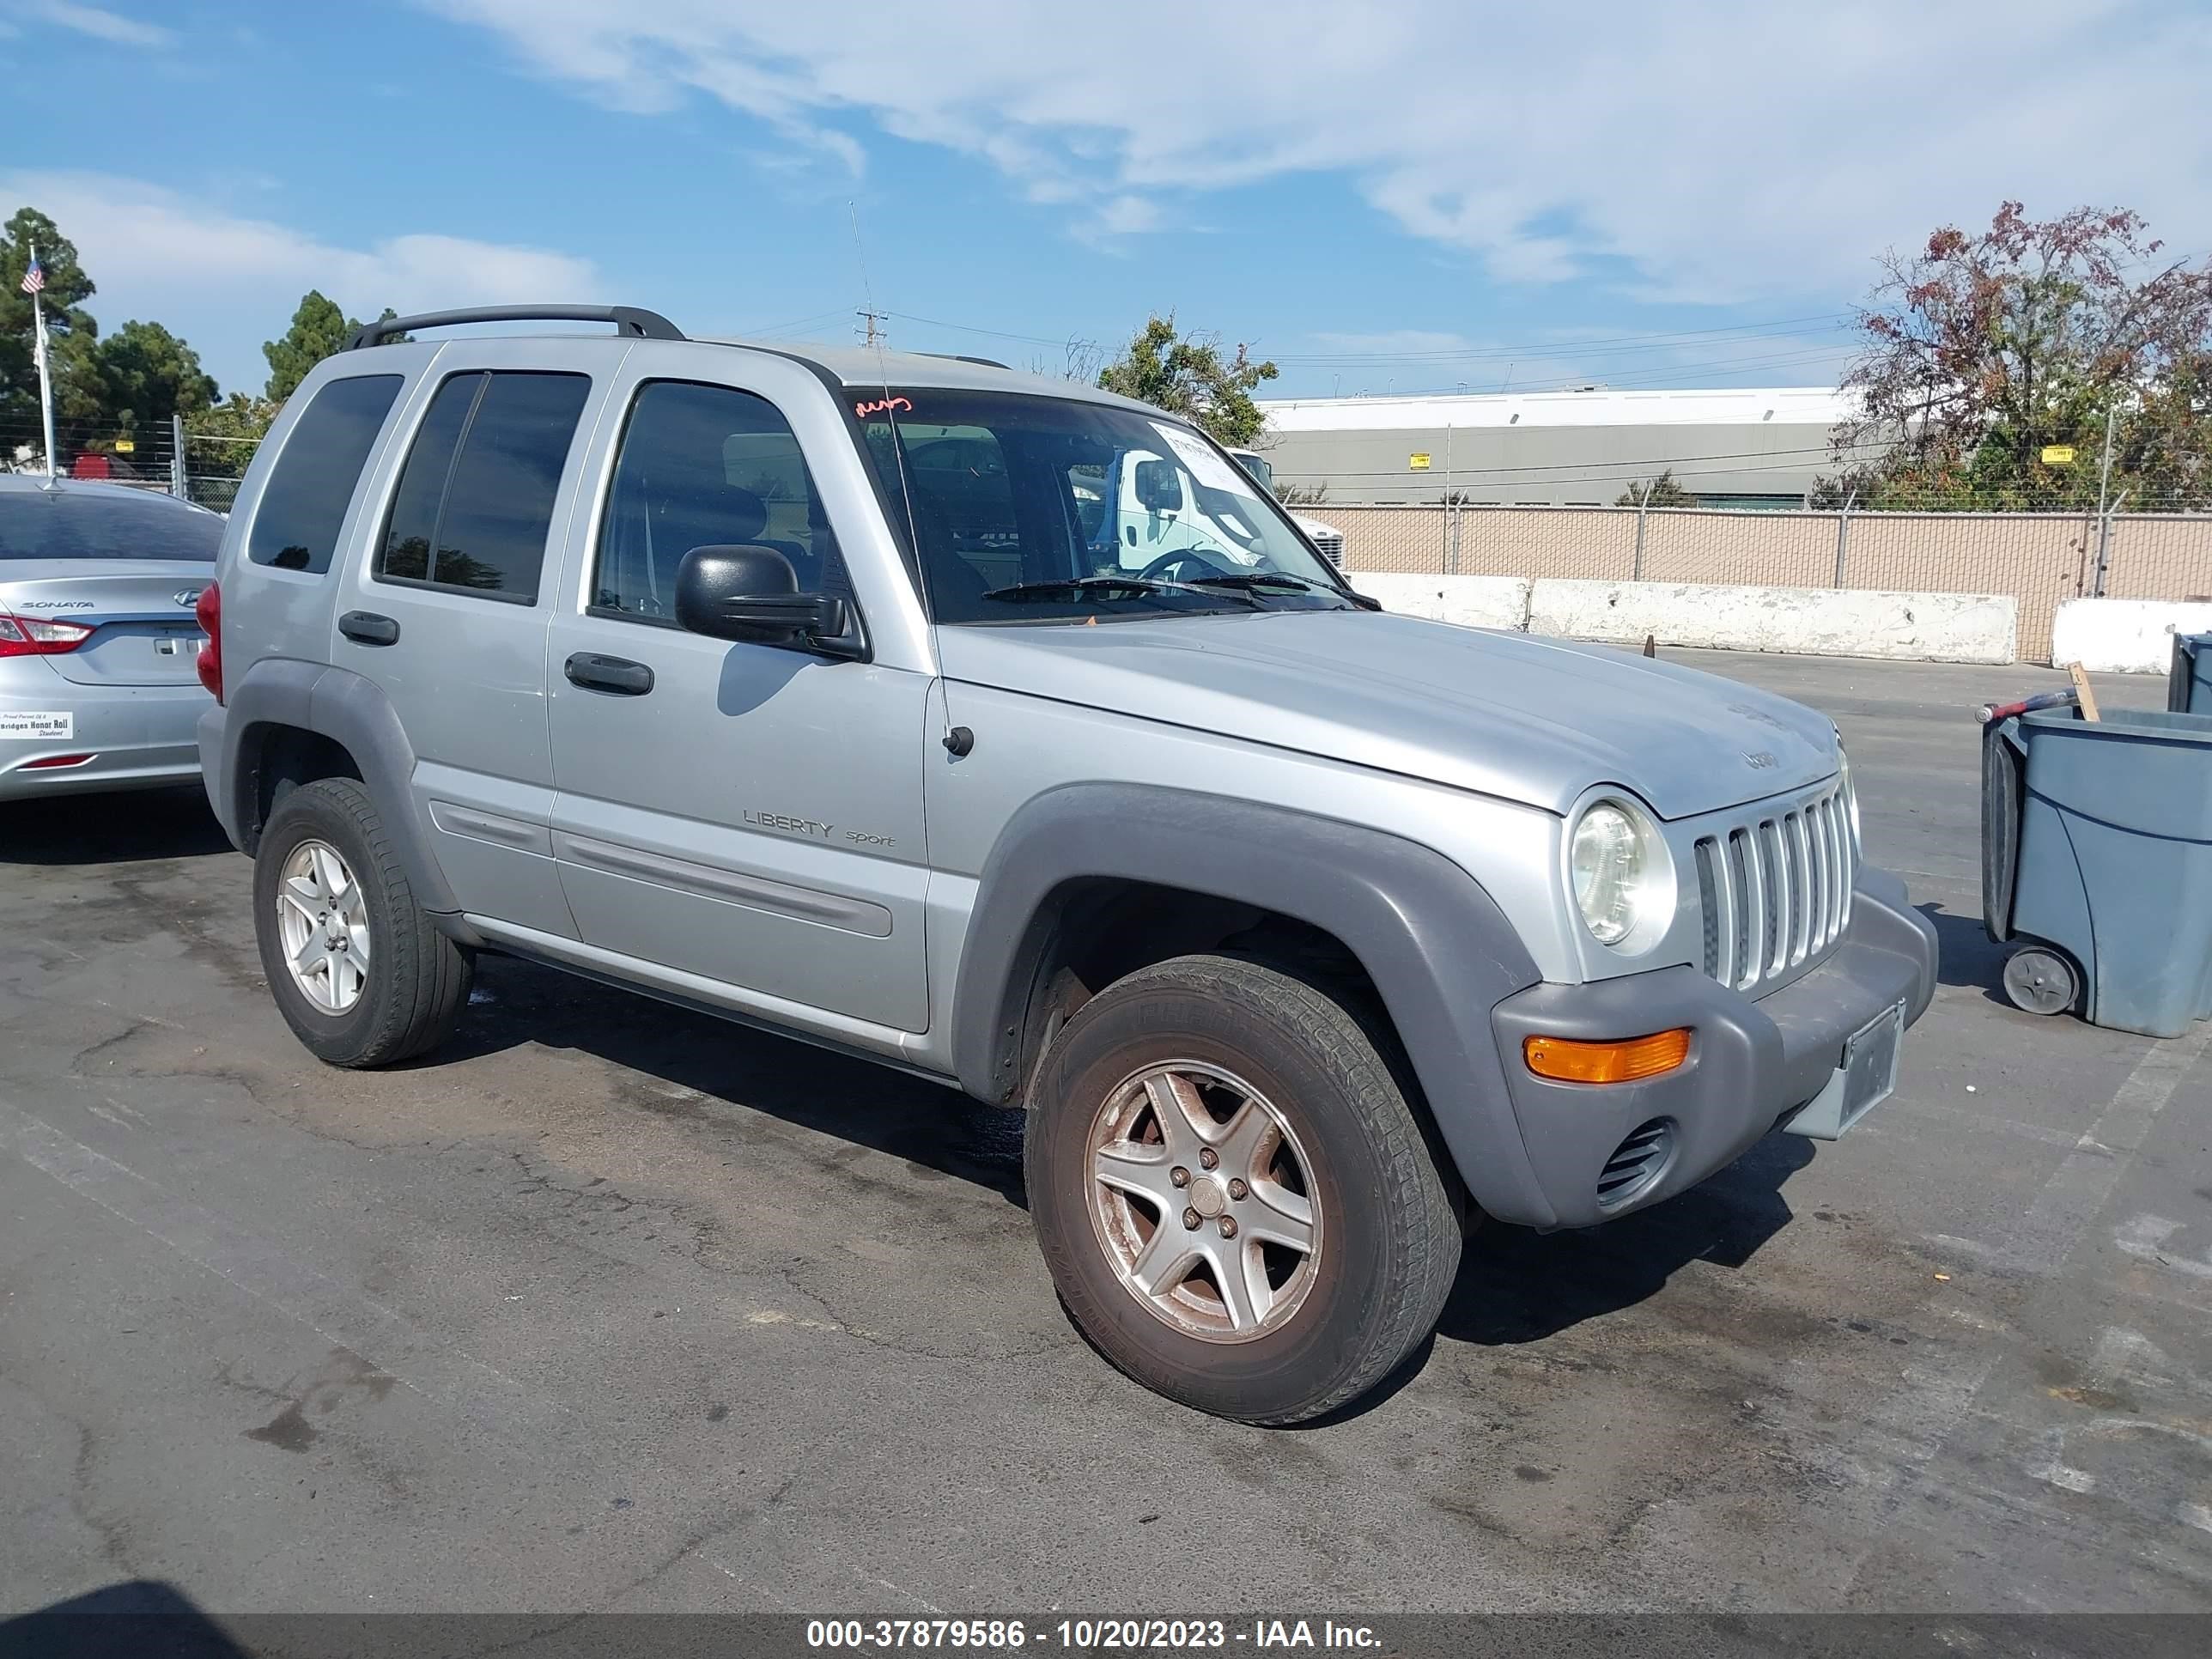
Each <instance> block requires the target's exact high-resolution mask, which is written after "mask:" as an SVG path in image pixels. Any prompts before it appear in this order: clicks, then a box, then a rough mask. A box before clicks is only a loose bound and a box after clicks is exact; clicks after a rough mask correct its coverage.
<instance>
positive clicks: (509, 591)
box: [199, 307, 1936, 1424]
mask: <svg viewBox="0 0 2212 1659" xmlns="http://www.w3.org/2000/svg"><path fill="white" fill-rule="evenodd" d="M536 319H553V320H561V321H570V322H573V321H577V320H597V321H600V322H605V323H611V324H612V325H613V331H612V332H611V334H586V333H576V332H570V333H565V334H562V333H556V334H538V335H531V336H519V335H516V334H513V333H509V334H506V335H485V334H483V333H478V334H476V335H474V336H459V337H456V336H447V337H443V338H436V339H430V340H422V339H399V338H397V337H398V336H401V335H414V334H417V333H420V332H422V331H428V330H434V329H437V328H440V327H442V326H444V325H450V324H461V323H483V322H507V323H517V322H528V321H532V320H536ZM217 575H218V581H217V584H216V586H213V587H210V589H209V590H208V591H207V593H206V595H205V597H204V599H203V600H202V602H201V605H200V616H201V618H202V621H203V623H204V626H205V627H206V629H207V632H208V634H209V636H210V645H209V646H208V647H206V650H205V653H204V670H205V674H206V678H207V679H208V680H209V682H210V686H211V688H212V689H214V690H216V693H217V695H218V696H219V697H220V698H221V702H220V704H219V705H218V706H214V707H212V708H210V712H209V713H208V714H206V716H205V717H204V719H203V720H202V721H201V723H200V730H199V738H200V746H201V754H202V759H203V762H204V768H205V774H206V780H207V788H208V793H209V796H210V799H212V801H213V802H214V804H215V810H216V813H217V814H218V816H219V817H221V818H222V822H223V823H224V825H225V826H226V828H227V829H228V831H229V833H230V835H231V837H232V839H233V840H234V842H236V843H237V844H238V845H239V846H240V848H243V849H244V850H246V852H247V853H249V854H252V856H253V858H254V860H255V861H256V869H255V880H254V904H255V921H256V924H257V926H258V932H259V937H260V944H261V951H262V955H263V957H264V962H265V963H266V965H267V969H268V975H269V982H270V988H271V990H272V992H273V993H274V994H275V996H276V1001H277V1003H278V1006H280V1007H281V1008H282V1009H283V1013H284V1016H285V1018H287V1019H288V1020H289V1022H290V1024H291V1025H292V1027H293V1029H294V1030H295V1031H297V1032H298V1034H299V1036H300V1037H301V1041H302V1042H305V1043H306V1044H307V1047H308V1048H311V1049H313V1051H314V1053H316V1054H319V1056H321V1057H322V1058H323V1059H324V1060H327V1061H329V1062H331V1064H333V1065H337V1066H383V1065H388V1064H391V1063H392V1062H393V1061H396V1060H404V1059H406V1058H408V1057H409V1056H411V1055H415V1054H420V1053H422V1051H424V1050H425V1049H428V1048H430V1047H432V1046H433V1045H434V1044H435V1043H436V1042H438V1041H439V1040H440V1038H441V1036H444V1035H445V1034H446V1033H447V1030H450V1029H451V1027H452V1026H453V1023H454V1021H455V1019H456V1018H457V1017H458V1016H459V1012H460V1011H461V1009H462V1007H463V1006H464V1005H465V1002H466V1000H467V995H468V987H469V983H470V975H471V967H472V963H474V960H475V958H476V957H477V954H478V953H479V952H483V951H500V952H504V953H507V954H509V955H512V956H516V957H529V958H531V959H533V960H535V961H538V962H543V963H553V964H555V965H556V966H559V967H562V968H566V969H572V970H574V971H576V972H579V973H582V974H586V975H592V976H595V977H597V978H599V979H602V980H605V981H612V982H614V983H617V984H620V985H623V986H628V987H632V988H634V989H635V990H638V991H641V992H643V993H645V994H648V995H652V996H658V997H661V998H665V999H666V1000H671V1001H674V1002H678V1003H682V1004H684V1005H687V1006H694V1007H697V1008H702V1009H708V1010H711V1011H713V1012H716V1013H719V1014H722V1015H725V1016H726V1017H728V1018H732V1019H734V1020H738V1021H740V1022H743V1023H745V1024H752V1025H757V1026H762V1027H765V1028H767V1029H769V1030H775V1031H779V1032H782V1033H784V1034H786V1035H788V1036H795V1037H798V1038H800V1039H802V1040H805V1041H807V1042H815V1043H819V1044H822V1045H824V1046H827V1047H831V1048H840V1049H844V1050H848V1051H851V1052H854V1053H858V1054H866V1055H868V1056H871V1057H872V1058H874V1059H876V1060H881V1061H883V1062H884V1063H886V1064H889V1065H891V1066H897V1067H900V1068H901V1069H902V1070H906V1071H908V1072H914V1073H920V1074H921V1075H923V1076H925V1077H928V1078H931V1079H935V1080H937V1081H939V1082H941V1083H944V1084H945V1085H949V1086H951V1087H952V1088H957V1089H962V1090H965V1091H967V1092H969V1094H971V1095H974V1096H976V1097H980V1098H981V1099H983V1100H986V1101H991V1102H997V1103H1008V1104H1018V1105H1020V1106H1022V1107H1024V1108H1026V1109H1027V1110H1028V1114H1029V1117H1028V1133H1027V1137H1026V1151H1025V1158H1026V1180H1027V1188H1028V1196H1029V1202H1030V1209H1031V1211H1032V1212H1033V1215H1034V1218H1035V1221H1036V1231H1037V1236H1038V1238H1039V1240H1040V1242H1041V1243H1042V1246H1043V1249H1044V1253H1045V1256H1046V1259H1047V1261H1048V1263H1049V1264H1050V1267H1051V1271H1052V1274H1053V1279H1054V1283H1055V1284H1056V1285H1057V1286H1058V1288H1059V1291H1060V1295H1061V1296H1062V1297H1063V1298H1064V1299H1065V1301H1066V1305H1067V1307H1068V1310H1070V1312H1071V1314H1072V1315H1073V1317H1074V1319H1075V1320H1076V1321H1077V1322H1078V1323H1079V1325H1080V1326H1081V1328H1083V1330H1084V1331H1085V1334H1087V1335H1088V1336H1089V1337H1090V1338H1091V1340H1092V1342H1093V1343H1094V1344H1095V1345H1096V1346H1097V1348H1098V1349H1099V1350H1100V1351H1101V1352H1103V1353H1104V1354H1105V1355H1106V1356H1107V1357H1108V1358H1109V1359H1111V1360H1112V1361H1113V1362H1114V1363H1115V1364H1117V1365H1119V1366H1120V1367H1121V1368H1122V1369H1123V1370H1126V1371H1127V1373H1128V1374H1129V1375H1130V1376H1133V1377H1135V1378H1137V1379H1138V1380H1139V1381H1140V1382H1142V1383H1145V1384H1146V1385H1148V1386H1150V1387H1151V1388H1153V1389H1158V1390H1159V1391H1160V1392H1161V1393H1163V1394H1165V1395H1170V1397H1172V1398H1174V1399H1176V1400H1178V1401H1183V1402H1185V1403H1187V1404H1188V1405H1191V1406H1194V1407H1198V1408H1200V1409H1201V1410H1205V1411H1209V1412H1215V1413H1221V1414H1223V1415H1225V1416H1228V1417H1233V1418H1238V1419H1244V1420H1246V1421H1249V1422H1255V1423H1273V1424H1279V1423H1291V1422H1296V1421H1298V1420H1301V1419H1308V1418H1312V1417H1315V1416H1316V1415H1319V1414H1321V1413H1328V1412H1331V1411H1334V1410H1337V1409H1339V1408H1340V1407H1345V1406H1346V1405H1347V1404H1348V1403H1350V1402H1352V1401H1356V1400H1358V1398H1359V1397H1360V1396H1361V1395H1364V1393H1366V1392H1367V1391H1369V1390H1370V1389H1372V1388H1373V1387H1374V1386H1375V1385H1376V1383H1378V1382H1380V1381H1381V1380H1382V1379H1383V1377H1384V1376H1386V1375H1388V1374H1389V1372H1390V1371H1391V1370H1393V1369H1394V1368H1395V1367H1396V1366H1398V1365H1399V1364H1401V1362H1402V1361H1403V1360H1405V1359H1406V1358H1407V1357H1408V1356H1409V1355H1410V1354H1411V1353H1412V1352H1413V1350H1414V1349H1415V1348H1416V1347H1417V1346H1418V1345H1419V1344H1420V1343H1421V1342H1422V1340H1424V1339H1425V1337H1426V1336H1427V1335H1428V1334H1429V1332H1430V1331H1431V1328H1432V1327H1433V1325H1434V1323H1435V1322H1436V1319H1437V1315H1438V1312H1439V1310H1441V1308H1442V1307H1443V1303H1444V1300H1445V1297H1446V1295H1447V1293H1448V1292H1449V1290H1450V1288H1451V1285H1452V1281H1453V1277H1454V1273H1455V1268H1456V1266H1457V1264H1458V1261H1459V1257H1460V1249H1461V1240H1462V1235H1463V1233H1464V1231H1465V1230H1466V1229H1467V1228H1468V1226H1469V1225H1472V1224H1473V1222H1474V1220H1476V1219H1477V1218H1480V1217H1484V1216H1488V1217H1492V1218H1497V1219H1498V1220H1502V1221H1506V1222H1510V1223H1516V1224H1520V1225H1527V1226H1530V1227H1536V1228H1559V1227H1581V1226H1587V1225H1591V1224H1593V1223H1596V1222H1601V1221H1605V1220H1607V1219H1608V1218H1613V1217H1617V1216H1620V1215H1623V1214H1626V1213H1627V1212H1630V1211H1632V1210H1636V1209H1639V1208H1641V1207H1643V1206H1646V1205H1650V1204H1653V1203H1656V1202H1657V1201H1659V1200H1662V1199H1664V1198H1666V1197H1667V1196H1668V1195H1669V1194H1674V1193H1678V1192H1680V1191H1681V1190H1682V1189H1683V1188H1686V1187H1687V1186H1690V1185H1691V1184H1692V1183H1693V1182H1698V1181H1700V1180H1703V1179H1704V1178H1705V1176H1709V1175H1711V1174H1712V1173H1713V1172H1714V1171H1715V1170H1719V1169H1720V1168H1722V1167H1723V1165H1725V1164H1728V1163H1729V1162H1730V1161H1731V1160H1732V1159H1734V1158H1736V1157H1737V1156H1738V1155H1739V1154H1740V1153H1741V1152H1743V1151H1744V1150H1745V1149H1746V1148H1747V1147H1748V1146H1751V1144H1752V1143H1753V1142H1754V1141H1756V1140H1758V1139H1759V1138H1760V1137H1761V1136H1763V1135H1765V1134H1766V1133H1769V1132H1770V1131H1771V1130H1772V1129H1774V1128H1776V1127H1778V1126H1784V1127H1790V1128H1792V1129H1796V1130H1797V1131H1799V1132H1801V1133H1809V1134H1814V1135H1819V1136H1825V1137H1833V1136H1834V1135H1836V1134H1838V1133H1841V1131H1842V1130H1843V1129H1844V1127H1846V1126H1847V1125H1848V1124H1849V1123H1850V1121H1852V1120H1853V1119H1854V1118H1855V1117H1857V1115H1860V1114H1861V1113H1863V1112H1864V1111H1866V1110H1867V1109H1869V1108H1870V1107H1871V1106H1873V1105H1874V1104H1875V1103H1877V1102H1879V1101H1880V1100H1881V1099H1882V1098H1883V1097H1885V1096H1886V1095H1887V1093H1888V1092H1889V1091H1890V1089H1891V1087H1892V1085H1893V1079H1894V1076H1895V1066H1896V1059H1897V1051H1898V1044H1899V1037H1900V1036H1901V1034H1902V1032H1903V1031H1904V1030H1905V1027H1906V1026H1907V1025H1909V1024H1911V1023H1912V1022H1913V1021H1914V1020H1915V1019H1917V1018H1918V1017H1919V1016H1920V1014H1921V1012H1922V1011H1923V1009H1924V1008H1925V1007H1926V1006H1927V1004H1928V1001H1929V997H1930V995H1931V994H1932V992H1933V987H1934V985H1935V979H1936V971H1935V970H1936V940H1935V935H1934V932H1933V930H1932V929H1931V928H1930V927H1929V924H1928V922H1927V921H1925V920H1924V919H1923V917H1921V916H1920V915H1918V914H1917V913H1916V912H1915V911H1914V910H1913V909H1912V908H1911V907H1910V906H1909V905H1908V904H1907V903H1906V902H1905V890H1904V888H1903V885H1902V884H1900V883H1899V882H1898V881H1897V880H1895V879H1894V878H1891V877H1889V876H1887V875H1883V874H1881V873H1879V872H1875V871H1873V870H1869V869H1868V868H1866V867H1864V866H1863V864H1862V863H1861V861H1860V857H1859V836H1858V826H1857V816H1856V811H1855V806H1854V803H1853V799H1852V794H1851V784H1850V769H1849V768H1848V766H1847V765H1846V763H1845V761H1844V755H1843V752H1842V750H1841V749H1840V747H1839V746H1838V741H1837V737H1836V732H1835V730H1834V728H1833V727H1832V726H1831V725H1830V723H1829V722H1828V721H1827V720H1826V719H1824V718H1822V717H1821V716H1820V715H1818V714H1814V713H1813V712H1811V711H1810V710H1808V709H1806V708H1801V707H1799V706H1797V705H1796V704H1795V703H1791V702H1784V701H1783V700H1781V699H1778V698H1775V697H1771V696H1765V695H1762V694H1761V693H1759V692H1757V691H1753V690H1746V689H1744V688H1743V687H1741V686H1738V685H1735V684H1729V683H1728V682H1725V681H1723V680H1719V679H1716V678H1709V677H1707V676H1705V675H1702V674H1698V673H1694V672H1691V671H1686V670H1684V669H1681V668H1679V667H1674V666H1671V665H1667V664H1664V663H1661V662H1656V661H1648V660H1644V659H1640V658H1636V657H1631V656H1625V655H1621V654H1619V653H1613V652H1610V651H1605V650H1601V649H1596V648H1592V647H1581V646H1576V645H1571V644H1565V643H1560V642H1557V641H1545V640H1539V639H1532V638H1528V637H1525V636H1522V635H1496V634H1489V633H1483V632H1478V631H1474V630H1471V629H1461V628H1454V627H1449V626H1445V625H1443V624H1441V623H1429V622H1424V621H1418V620H1414V619H1413V618H1409V617H1393V616H1386V615H1381V614H1378V612H1377V607H1376V605H1375V604H1374V603H1373V602H1372V601H1370V600H1368V599H1363V598H1362V597H1361V596H1360V595H1358V593H1357V592H1354V591H1353V590H1352V588H1351V587H1350V586H1348V585H1347V584H1346V580H1345V579H1344V578H1342V577H1340V575H1339V574H1338V573H1337V572H1336V571H1335V570H1334V568H1331V566H1330V565H1329V564H1328V562H1327V561H1326V560H1324V559H1322V557H1321V556H1318V555H1317V554H1316V552H1315V550H1313V548H1312V546H1311V545H1310V544H1309V543H1308V542H1307V541H1306V540H1305V539H1304V538H1303V537H1302V536H1301V534H1300V533H1299V532H1298V530H1297V527H1296V526H1295V525H1294V524H1293V523H1292V521H1291V520H1290V519H1289V518H1288V517H1286V516H1285V513H1283V511H1282V510H1281V509H1280V508H1279V507H1277V506H1276V504H1275V503H1274V501H1273V500H1272V499H1271V498H1270V497H1269V495H1268V494H1267V491H1266V489H1264V488H1262V487H1261V486H1260V485H1258V484H1257V483H1255V482H1254V481H1253V479H1252V478H1251V477H1250V476H1249V474H1247V473H1246V472H1245V471H1243V470H1242V469H1240V468H1239V467H1238V466H1237V465H1235V464H1234V463H1233V462H1232V461H1231V459H1229V458H1228V457H1227V456H1226V455H1225V453H1224V452H1223V451H1222V450H1221V449H1220V448H1218V447H1217V446H1216V445H1215V444H1214V443H1213V442H1212V441H1210V440H1209V439H1207V438H1206V437H1205V436H1203V435H1200V433H1198V432H1197V431H1195V430H1194V429H1192V428H1190V427H1188V426H1187V425H1184V424H1182V423H1181V422H1177V421H1176V420H1173V419H1170V418H1168V417H1167V416H1163V415H1162V414H1161V413H1160V412H1159V411H1158V410H1154V409H1151V408H1148V407H1146V406H1145V405H1142V404H1136V403H1132V402H1129V401H1127V399H1124V398H1116V397H1112V396H1109V395H1108V394H1106V393H1104V392H1094V391H1089V390H1086V389H1085V388H1083V387H1080V386H1073V385H1069V384H1067V383H1066V382H1062V381H1057V380H1041V379H1036V378H1032V377H1030V376H1026V375H1022V374H1013V373H1011V372H1009V371H1007V370H1006V369H1005V368H1000V367H999V366H998V365H995V364H992V363H987V362H979V361H975V360H970V359H949V358H937V357H923V356H889V355H886V354H883V353H875V352H869V353H862V352H858V351H835V350H823V351H798V350H785V349H775V348H770V347H768V346H757V345H746V344H743V343H735V342H718V341H710V340H694V339H687V338H686V337H684V335H683V334H681V333H680V332H679V331H678V330H677V329H676V328H675V327H674V326H672V325H671V324H669V323H668V322H667V321H666V320H665V319H663V318H661V317H659V316H656V315H654V314H653V313H649V312H642V311H636V310H632V309H629V308H626V307H529V308H501V309H499V310H490V311H468V312H451V313H433V314H431V315H428V316H422V317H409V318H400V319H394V320H392V321H389V322H386V323H381V324H373V325H369V326H368V327H367V328H365V329H363V330H362V331H361V333H360V334H358V335H356V337H355V338H354V339H353V341H352V342H351V343H350V345H349V349H346V350H343V351H342V352H339V353H337V355H335V356H332V357H331V359H329V360H328V361H326V362H324V363H323V364H321V365H320V366H319V368H317V369H316V370H315V371H314V373H313V374H311V375H310V376H309V377H308V378H307V380H306V381H305V382H304V383H303V384H302V385H301V387H300V389H299V390H298V392H295V394H294V395H293V397H292V398H291V399H290V401H289V403H288V404H286V406H285V409H284V411H283V416H282V417H281V418H280V419H279V421H278V422H277V423H276V426H275V428H273V429H272V431H271V432H270V436H269V439H268V441H267V442H266V443H265V444H264V445H263V447H262V448H261V451H260V453H259V454H258V457H257V458H256V459H255V460H254V462H253V465H252V470H251V471H250V473H249V474H248V476H247V477H246V483H245V486H244V488H243V489H241V491H240V495H239V497H238V504H237V507H236V509H235V510H234V513H232V515H231V519H230V523H229V526H228V532H227V534H226V536H225V538H224V542H223V547H222V558H221V562H220V565H219V567H218V571H217Z"/></svg>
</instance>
